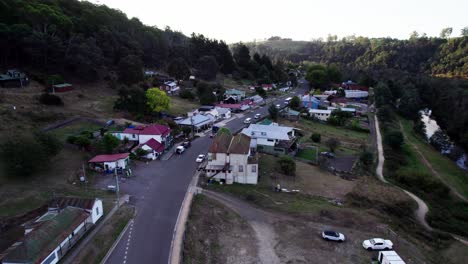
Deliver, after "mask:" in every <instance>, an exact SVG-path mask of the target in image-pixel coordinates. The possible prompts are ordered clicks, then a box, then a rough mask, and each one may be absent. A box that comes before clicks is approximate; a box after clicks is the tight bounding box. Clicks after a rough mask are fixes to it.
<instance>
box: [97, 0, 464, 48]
mask: <svg viewBox="0 0 468 264" xmlns="http://www.w3.org/2000/svg"><path fill="white" fill-rule="evenodd" d="M91 2H94V3H99V4H105V5H107V6H110V7H112V8H117V9H120V10H122V11H123V12H124V13H126V14H127V16H128V17H137V18H139V19H140V20H141V21H142V22H143V23H145V24H147V25H154V26H157V27H159V28H164V27H166V26H169V27H171V28H172V29H174V30H178V31H181V32H183V33H185V34H186V35H190V34H191V33H192V32H195V33H201V34H204V35H205V36H207V37H210V38H216V39H223V40H225V41H226V42H228V43H233V42H238V41H252V40H254V39H257V40H263V39H265V38H269V37H271V36H281V37H283V38H292V39H294V40H311V39H312V38H320V37H322V38H325V39H326V37H327V35H328V34H333V35H338V37H343V36H349V35H353V34H355V35H356V36H367V37H387V36H389V37H394V38H400V39H402V38H408V37H409V35H410V33H411V32H412V31H413V30H416V31H418V32H420V33H426V34H428V35H429V36H437V35H439V33H440V30H441V29H442V28H445V27H453V34H452V36H459V35H460V30H461V28H463V27H465V26H468V0H387V1H382V0H282V1H280V0H229V1H228V0H165V1H160V0H92V1H91Z"/></svg>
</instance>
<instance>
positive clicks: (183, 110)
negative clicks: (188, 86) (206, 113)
mask: <svg viewBox="0 0 468 264" xmlns="http://www.w3.org/2000/svg"><path fill="white" fill-rule="evenodd" d="M170 99H171V102H170V105H169V114H171V115H175V116H179V115H185V114H187V112H190V111H192V110H193V109H196V108H198V107H199V106H200V104H199V103H198V102H196V101H190V100H186V99H182V98H180V97H178V96H171V97H170Z"/></svg>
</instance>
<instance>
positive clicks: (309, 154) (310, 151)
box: [296, 148, 317, 162]
mask: <svg viewBox="0 0 468 264" xmlns="http://www.w3.org/2000/svg"><path fill="white" fill-rule="evenodd" d="M296 157H298V158H301V159H306V160H310V161H313V162H317V148H306V149H301V150H300V151H299V152H298V153H297V155H296Z"/></svg>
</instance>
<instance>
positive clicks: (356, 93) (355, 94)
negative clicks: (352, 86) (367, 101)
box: [345, 90, 369, 99]
mask: <svg viewBox="0 0 468 264" xmlns="http://www.w3.org/2000/svg"><path fill="white" fill-rule="evenodd" d="M345 94H346V98H355V99H358V98H367V97H369V92H368V91H361V90H345Z"/></svg>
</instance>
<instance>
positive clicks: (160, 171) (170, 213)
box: [106, 82, 308, 264]
mask: <svg viewBox="0 0 468 264" xmlns="http://www.w3.org/2000/svg"><path fill="white" fill-rule="evenodd" d="M307 89H308V84H307V83H306V82H304V83H300V84H299V88H296V90H294V91H293V92H290V93H287V94H285V95H283V96H281V97H278V98H275V100H274V101H273V102H272V104H275V105H276V104H280V105H281V106H284V99H285V98H286V97H290V96H294V95H300V94H303V93H304V92H305V91H306V90H307ZM268 107H269V105H266V106H263V107H260V108H258V109H255V110H253V111H250V112H247V113H245V114H243V115H242V117H239V118H235V119H233V120H231V121H230V122H228V123H226V125H225V127H227V128H229V129H230V130H231V131H233V132H236V131H239V130H240V129H242V128H243V127H244V126H245V125H244V123H243V121H244V120H245V118H248V117H251V118H252V120H254V118H253V117H254V115H255V114H260V115H262V117H264V116H266V115H267V114H268ZM211 142H212V139H211V138H210V137H208V136H204V137H200V138H197V139H195V140H194V141H193V142H192V146H191V147H190V148H188V149H187V150H186V151H185V152H184V153H183V154H182V155H174V156H173V157H172V158H170V159H169V160H165V161H153V162H149V163H148V164H144V163H139V165H138V166H137V167H136V168H135V169H134V175H135V177H133V178H131V179H128V180H126V181H125V182H122V183H121V191H122V192H124V193H128V194H130V195H131V196H132V200H133V201H134V203H135V207H136V212H137V213H136V216H135V219H134V223H133V225H131V228H129V229H127V231H126V232H125V234H124V235H123V236H122V239H121V240H120V241H119V243H118V244H117V246H116V248H115V249H114V251H113V252H112V254H111V255H110V257H109V259H108V260H107V262H106V263H110V264H117V263H119V264H120V263H124V264H126V263H151V264H154V263H162V264H166V263H168V258H169V251H170V248H171V242H172V237H173V232H174V226H175V224H176V222H177V217H178V214H179V210H180V207H181V205H182V201H183V199H184V196H185V193H186V191H187V188H188V186H189V184H190V181H191V180H192V177H193V175H194V173H195V171H196V169H197V166H198V164H197V163H196V162H195V158H196V156H197V155H198V154H200V153H206V152H207V151H208V148H209V146H210V144H211Z"/></svg>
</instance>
